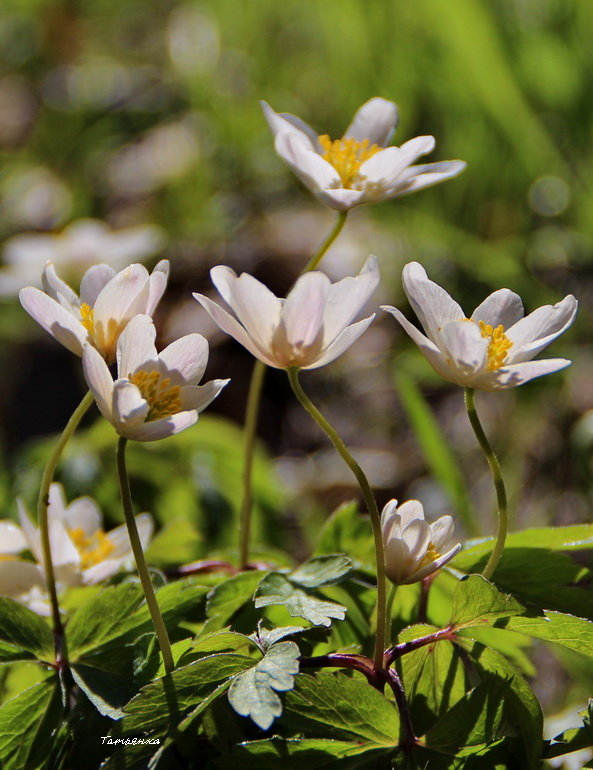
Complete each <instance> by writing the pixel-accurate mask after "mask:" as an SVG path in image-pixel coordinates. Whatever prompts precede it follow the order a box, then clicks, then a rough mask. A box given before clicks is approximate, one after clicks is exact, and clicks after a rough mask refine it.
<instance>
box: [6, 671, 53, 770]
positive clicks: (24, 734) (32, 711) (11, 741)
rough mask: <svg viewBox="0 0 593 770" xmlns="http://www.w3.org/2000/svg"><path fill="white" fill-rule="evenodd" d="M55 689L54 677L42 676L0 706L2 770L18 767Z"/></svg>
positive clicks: (16, 768)
mask: <svg viewBox="0 0 593 770" xmlns="http://www.w3.org/2000/svg"><path fill="white" fill-rule="evenodd" d="M54 690H55V679H53V678H50V679H46V680H45V681H43V682H40V683H39V684H36V685H33V687H30V688H29V689H28V690H24V691H23V692H22V693H20V694H19V695H17V696H16V697H15V698H11V699H10V700H8V701H6V702H5V703H3V704H2V706H1V707H0V765H1V767H2V770H21V768H22V767H23V764H22V759H23V755H25V756H26V754H27V753H28V751H29V749H30V747H31V745H32V743H33V741H34V739H35V736H36V734H37V731H36V729H35V728H36V726H37V724H38V722H39V720H40V719H41V718H42V716H43V714H44V713H45V711H46V709H47V707H48V705H49V703H50V701H51V699H52V696H53V694H54Z"/></svg>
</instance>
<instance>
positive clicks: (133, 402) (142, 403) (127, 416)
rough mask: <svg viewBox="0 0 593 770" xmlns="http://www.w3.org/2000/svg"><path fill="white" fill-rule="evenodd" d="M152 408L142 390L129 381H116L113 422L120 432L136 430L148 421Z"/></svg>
mask: <svg viewBox="0 0 593 770" xmlns="http://www.w3.org/2000/svg"><path fill="white" fill-rule="evenodd" d="M149 410H150V407H149V405H148V402H147V401H146V400H145V399H144V398H142V394H141V393H140V390H139V389H138V388H137V387H136V386H135V385H134V384H132V383H131V382H129V381H128V380H116V381H115V383H114V385H113V406H112V413H113V422H114V423H115V425H116V427H117V429H118V431H120V432H121V431H122V430H124V429H126V430H127V429H128V428H134V427H136V426H137V425H140V424H141V423H143V422H144V420H145V419H146V415H147V414H148V412H149Z"/></svg>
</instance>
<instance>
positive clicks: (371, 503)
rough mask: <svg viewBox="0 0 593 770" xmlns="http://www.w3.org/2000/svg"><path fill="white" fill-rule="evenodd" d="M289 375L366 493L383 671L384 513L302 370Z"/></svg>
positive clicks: (379, 662)
mask: <svg viewBox="0 0 593 770" xmlns="http://www.w3.org/2000/svg"><path fill="white" fill-rule="evenodd" d="M287 374H288V379H289V380H290V384H291V387H292V389H293V391H294V394H295V396H296V397H297V398H298V400H299V401H300V403H301V405H302V406H303V408H304V409H305V410H306V411H307V412H308V413H309V414H310V415H311V417H312V418H313V419H314V420H315V422H316V423H317V424H318V425H319V427H320V428H321V430H323V431H324V433H325V434H326V435H327V437H328V438H329V440H330V441H331V442H332V444H333V445H334V447H335V448H336V451H337V452H338V454H339V455H340V457H341V458H342V460H344V462H345V463H346V465H347V466H348V467H349V468H350V470H351V471H352V473H353V474H354V476H355V477H356V480H357V481H358V485H359V487H360V491H361V492H362V496H363V498H364V501H365V503H366V506H367V509H368V511H369V514H370V516H371V522H372V525H373V534H374V538H375V554H376V557H377V636H376V638H375V656H374V665H375V669H376V670H379V669H382V668H383V652H384V650H385V633H386V626H387V612H386V609H387V608H386V603H387V580H386V577H385V551H384V548H383V537H382V533H381V514H380V513H379V509H378V508H377V502H376V500H375V497H374V495H373V493H372V491H371V487H370V484H369V482H368V479H367V477H366V476H365V474H364V472H363V470H362V468H361V467H360V465H359V464H358V463H357V462H356V460H355V459H354V458H353V457H352V455H351V454H350V452H349V451H348V449H347V448H346V445H345V444H344V442H343V441H342V439H341V438H340V436H339V435H338V434H337V433H336V431H335V430H334V428H333V427H332V426H331V425H330V423H329V422H328V421H327V420H326V419H325V417H324V416H323V415H322V414H321V412H320V411H319V410H318V409H317V407H316V406H315V404H313V402H312V401H311V400H310V399H309V397H308V396H307V395H306V393H305V392H304V390H303V389H302V387H301V383H300V382H299V370H298V369H296V368H290V369H288V370H287Z"/></svg>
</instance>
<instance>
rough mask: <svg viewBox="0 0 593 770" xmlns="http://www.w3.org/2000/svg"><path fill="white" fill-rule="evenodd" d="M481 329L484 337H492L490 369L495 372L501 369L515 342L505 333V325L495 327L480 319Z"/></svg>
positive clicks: (489, 347) (489, 359)
mask: <svg viewBox="0 0 593 770" xmlns="http://www.w3.org/2000/svg"><path fill="white" fill-rule="evenodd" d="M480 331H481V333H482V337H486V338H490V344H489V345H488V370H489V371H491V372H494V371H496V370H497V369H500V367H501V366H502V365H503V364H504V362H505V361H506V357H507V354H508V352H509V350H510V349H511V348H512V347H513V343H512V342H511V340H510V339H509V338H508V337H507V336H506V334H505V333H504V326H503V325H502V324H500V325H499V326H497V327H496V328H494V327H493V326H492V324H487V323H484V321H480Z"/></svg>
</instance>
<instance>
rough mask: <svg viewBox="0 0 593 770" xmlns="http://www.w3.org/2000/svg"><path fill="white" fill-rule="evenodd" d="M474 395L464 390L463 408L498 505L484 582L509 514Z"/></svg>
mask: <svg viewBox="0 0 593 770" xmlns="http://www.w3.org/2000/svg"><path fill="white" fill-rule="evenodd" d="M474 395H475V394H474V390H473V389H472V388H465V407H466V409H467V416H468V417H469V421H470V423H471V426H472V428H473V430H474V433H475V435H476V438H477V440H478V444H479V445H480V447H481V448H482V451H483V452H484V454H485V456H486V460H487V461H488V465H489V466H490V471H491V473H492V480H493V481H494V488H495V489H496V500H497V504H498V527H497V533H496V541H495V543H494V549H493V551H492V553H491V554H490V558H489V559H488V562H487V564H486V566H485V567H484V569H483V570H482V575H483V576H484V577H485V578H486V580H490V578H491V577H492V575H493V574H494V570H495V569H496V567H497V566H498V563H499V561H500V557H501V556H502V552H503V550H504V544H505V541H506V537H507V531H508V527H509V512H508V503H507V493H506V488H505V484H504V479H503V477H502V472H501V470H500V463H499V462H498V458H497V456H496V454H495V453H494V450H493V449H492V446H491V445H490V442H489V441H488V437H487V436H486V433H485V432H484V429H483V428H482V423H481V422H480V418H479V417H478V412H477V410H476V404H475V398H474Z"/></svg>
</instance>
